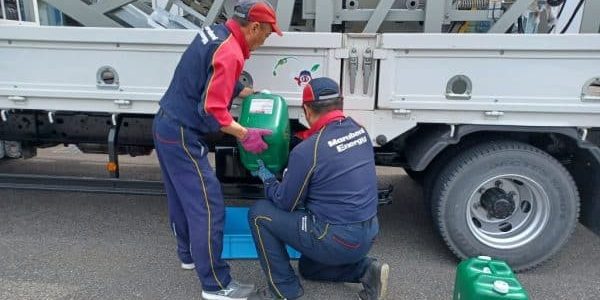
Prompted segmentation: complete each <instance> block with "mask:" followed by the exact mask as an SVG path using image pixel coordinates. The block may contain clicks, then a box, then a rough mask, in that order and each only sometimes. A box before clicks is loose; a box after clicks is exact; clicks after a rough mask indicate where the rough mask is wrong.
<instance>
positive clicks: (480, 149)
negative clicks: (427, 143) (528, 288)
mask: <svg viewBox="0 0 600 300" xmlns="http://www.w3.org/2000/svg"><path fill="white" fill-rule="evenodd" d="M431 200H432V203H431V205H432V213H433V218H434V223H435V224H436V226H437V227H438V229H439V232H440V234H441V236H442V237H443V239H444V240H445V242H446V244H447V245H448V247H449V248H450V250H452V252H454V254H456V256H458V257H459V258H461V259H464V258H467V257H473V256H477V255H487V256H491V257H495V258H499V259H502V260H505V261H506V262H508V263H509V265H511V267H512V268H513V269H515V270H516V271H523V270H527V269H530V268H533V267H535V266H537V265H539V264H540V263H542V262H544V261H545V260H547V259H549V258H550V257H551V256H552V255H553V254H555V253H556V252H557V251H558V250H559V249H560V248H561V247H562V246H563V245H564V244H565V243H566V241H567V239H568V238H569V237H570V236H571V234H572V233H573V230H574V229H575V225H576V224H577V218H578V215H579V194H578V191H577V188H576V185H575V182H574V181H573V178H572V177H571V175H570V174H569V173H568V171H567V170H566V169H565V168H564V167H563V166H562V165H561V164H560V163H559V162H558V161H557V160H556V159H554V158H553V157H551V156H550V155H548V154H547V153H545V152H543V151H542V150H540V149H538V148H536V147H533V146H531V145H528V144H524V143H521V142H516V141H506V140H504V141H490V142H486V143H484V144H480V145H477V146H474V147H471V148H469V149H466V150H465V151H464V152H462V153H460V154H458V155H457V156H455V157H454V158H453V159H452V160H451V162H450V163H449V164H448V165H446V167H444V168H443V170H442V171H441V172H440V173H439V176H438V178H437V180H436V183H435V184H434V187H433V190H432V198H431Z"/></svg>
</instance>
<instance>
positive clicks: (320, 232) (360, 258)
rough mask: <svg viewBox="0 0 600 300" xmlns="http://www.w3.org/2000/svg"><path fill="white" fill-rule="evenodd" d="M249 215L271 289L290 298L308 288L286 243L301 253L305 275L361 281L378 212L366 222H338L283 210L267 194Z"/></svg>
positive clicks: (374, 232)
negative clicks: (288, 251) (292, 260)
mask: <svg viewBox="0 0 600 300" xmlns="http://www.w3.org/2000/svg"><path fill="white" fill-rule="evenodd" d="M248 221H249V222H250V228H251V230H252V236H253V237H254V242H255V244H256V250H257V251H258V255H259V258H260V263H261V266H262V269H263V271H264V272H265V275H266V277H267V282H268V283H269V286H270V288H271V290H272V291H273V293H274V294H275V295H276V296H279V297H282V298H288V299H294V298H298V297H300V296H302V295H303V293H304V292H303V289H302V285H301V284H300V281H299V280H298V277H297V276H296V274H295V273H294V270H293V268H292V266H291V265H290V258H289V255H288V253H287V251H286V249H285V244H288V245H290V246H292V247H294V248H295V249H296V250H298V251H299V252H300V253H302V256H301V257H300V261H299V262H298V269H299V272H300V274H301V275H302V277H304V278H306V279H309V280H318V281H333V282H354V283H358V282H359V280H360V278H361V277H362V276H363V275H364V273H365V271H366V270H367V267H368V266H369V265H370V263H371V262H372V261H373V259H371V258H369V257H367V254H368V252H369V250H370V249H371V246H372V245H373V240H374V239H375V236H376V235H377V233H378V231H379V224H378V221H377V216H375V217H373V218H371V219H370V220H367V221H364V222H359V223H352V224H344V225H333V224H327V223H325V222H322V221H321V220H319V219H317V218H316V217H315V216H314V215H313V214H311V213H310V212H307V211H304V210H297V211H293V212H288V211H283V210H281V209H279V208H277V207H276V206H275V205H273V203H272V202H270V201H267V200H261V201H258V202H256V203H255V204H254V206H252V208H250V212H249V213H248Z"/></svg>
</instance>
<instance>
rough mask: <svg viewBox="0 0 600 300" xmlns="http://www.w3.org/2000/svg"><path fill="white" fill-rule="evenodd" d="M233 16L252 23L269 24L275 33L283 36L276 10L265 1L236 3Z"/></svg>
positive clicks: (246, 0)
mask: <svg viewBox="0 0 600 300" xmlns="http://www.w3.org/2000/svg"><path fill="white" fill-rule="evenodd" d="M233 14H234V15H236V16H238V17H240V18H242V19H245V20H247V21H250V22H259V23H267V24H269V25H271V28H272V29H273V32H275V33H277V35H279V36H282V35H283V33H282V32H281V29H279V26H278V25H277V17H276V16H275V10H273V7H272V6H271V5H270V4H269V3H268V2H265V1H264V0H240V1H238V2H237V3H236V5H235V7H234V10H233Z"/></svg>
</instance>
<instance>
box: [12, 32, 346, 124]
mask: <svg viewBox="0 0 600 300" xmlns="http://www.w3.org/2000/svg"><path fill="white" fill-rule="evenodd" d="M195 34H196V32H195V31H191V30H153V29H124V28H123V29H121V28H112V29H108V28H75V27H37V28H30V27H19V26H10V27H9V26H2V27H0V56H1V57H11V58H12V59H3V60H0V69H2V70H10V72H1V74H0V108H2V109H14V108H20V109H39V110H52V111H64V110H66V111H89V112H111V113H141V114H152V113H154V112H156V110H157V108H158V106H157V102H158V101H159V100H160V97H161V96H162V94H163V93H164V91H165V90H166V88H167V86H168V84H169V82H170V80H171V77H172V73H173V70H174V68H175V65H176V64H177V62H178V60H179V58H180V56H181V53H182V52H183V51H184V50H185V48H186V47H187V45H188V43H189V42H190V41H191V40H192V39H193V37H194V36H195ZM341 46H342V35H341V34H336V33H287V34H286V35H285V36H284V37H275V36H274V37H272V38H270V39H269V40H268V41H267V43H266V45H265V46H264V47H263V48H261V49H260V50H258V51H256V52H254V53H253V54H252V58H251V59H250V60H249V61H248V62H247V64H246V68H245V70H246V71H247V72H249V73H250V74H251V75H252V76H253V78H254V85H255V88H257V89H269V90H271V91H272V92H273V93H277V94H280V95H282V96H284V97H285V98H286V99H287V100H288V103H289V104H290V105H291V106H298V105H299V103H300V100H301V92H302V88H303V87H302V86H300V85H298V83H297V81H296V80H295V77H298V76H299V74H300V72H301V71H303V70H311V69H313V68H314V70H312V72H311V73H312V74H311V75H312V76H315V77H316V76H329V77H333V78H339V77H340V70H341V61H340V59H337V58H336V57H335V53H336V50H337V49H339V48H341ZM286 57H288V58H289V59H288V62H287V63H285V64H282V65H279V66H277V69H276V70H275V71H276V74H274V73H273V71H274V69H275V66H276V65H277V62H278V61H279V60H280V59H282V58H286ZM317 65H318V67H315V66H317ZM103 66H110V67H111V68H113V69H114V70H115V71H116V72H117V75H118V87H117V86H115V88H111V87H110V85H108V86H107V85H103V86H102V85H101V86H98V84H97V72H98V70H99V69H100V68H101V67H103ZM125 101H129V102H125ZM124 103H129V105H124Z"/></svg>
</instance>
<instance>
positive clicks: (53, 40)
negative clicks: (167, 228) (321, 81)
mask: <svg viewBox="0 0 600 300" xmlns="http://www.w3.org/2000/svg"><path fill="white" fill-rule="evenodd" d="M5 1H6V2H10V1H9V0H0V2H1V3H2V4H3V5H2V9H3V10H4V9H5V5H4V4H5ZM38 2H39V3H38ZM148 2H149V1H131V0H129V1H127V0H125V1H123V0H119V1H92V0H88V1H83V2H81V3H80V2H79V1H54V0H44V1H34V2H33V5H29V6H27V5H24V3H23V1H22V0H13V1H12V3H17V4H18V3H21V6H20V8H19V11H21V14H20V15H19V16H18V19H16V20H14V21H8V20H6V21H5V22H4V23H5V24H3V25H1V26H0V69H1V70H2V72H1V73H0V117H1V120H0V140H3V141H4V142H0V143H3V144H4V147H0V148H4V150H6V151H4V153H0V154H2V155H4V156H6V157H5V159H8V158H10V157H12V158H17V157H31V156H33V155H35V149H36V148H38V147H47V146H53V145H57V144H75V145H77V146H78V147H79V148H80V149H81V150H82V151H84V152H102V153H108V154H109V166H111V167H112V169H111V171H112V174H113V176H118V165H117V164H116V163H117V162H118V161H117V155H118V154H125V153H127V154H131V155H143V154H148V153H150V152H151V151H152V148H153V146H152V137H151V133H150V127H151V120H152V118H153V115H154V113H155V112H156V111H157V109H158V101H159V100H160V98H161V96H162V94H163V92H164V91H165V89H166V87H167V86H168V84H169V81H170V79H171V76H172V73H173V70H174V67H175V65H176V63H177V62H178V60H179V57H180V55H181V53H182V52H183V51H184V50H185V48H186V46H187V45H188V43H189V42H190V41H191V40H192V38H193V37H194V36H195V35H196V34H199V33H202V31H203V30H204V29H203V26H205V25H207V24H209V23H211V22H213V21H214V20H219V19H222V18H223V16H224V15H225V16H226V14H227V11H228V9H230V7H229V8H228V7H227V5H228V4H229V5H230V4H231V3H230V2H231V1H223V0H215V1H214V2H211V3H209V4H212V6H210V5H205V6H203V7H204V8H206V9H207V10H205V11H202V9H201V8H198V7H200V6H201V4H203V3H204V1H168V2H167V3H166V5H165V6H160V5H161V3H157V1H152V2H153V3H151V4H150V3H148ZM158 2H160V1H158ZM276 2H277V3H275V4H277V13H278V16H279V19H280V20H281V22H282V23H281V24H280V25H281V27H282V28H284V30H289V32H286V33H285V35H284V36H283V37H281V38H279V37H272V38H270V39H269V40H268V41H267V44H266V45H265V46H264V47H263V48H261V49H259V50H257V51H256V52H255V53H253V55H252V58H251V59H250V60H249V61H248V62H247V64H246V68H245V72H244V74H243V76H242V78H241V79H240V80H242V81H243V82H245V83H247V84H250V85H253V86H254V87H255V88H258V89H269V90H270V91H271V92H272V93H276V94H279V95H281V96H283V97H284V98H285V99H286V100H287V102H288V105H289V107H290V108H289V109H290V111H289V114H290V122H291V124H292V128H293V130H294V131H296V130H300V129H302V128H303V120H304V118H303V116H302V110H301V109H300V107H299V105H300V95H301V90H302V87H303V85H304V84H305V83H306V82H307V81H308V80H310V78H312V77H318V76H328V77H332V78H335V79H338V80H339V81H340V82H341V86H342V88H343V93H344V110H345V112H346V114H347V115H349V116H351V117H353V118H355V119H356V120H357V121H359V122H360V123H361V124H363V125H364V126H365V128H366V129H367V130H368V132H369V134H370V136H371V137H372V138H373V142H374V144H375V145H376V146H375V149H374V153H375V158H376V162H377V164H378V165H381V166H397V167H403V168H404V169H405V170H406V172H407V173H408V174H409V175H410V176H411V177H412V178H414V179H415V180H417V181H418V182H420V183H421V184H422V186H423V191H424V199H425V201H426V202H427V204H428V207H430V208H431V215H432V219H433V221H434V224H435V226H436V227H437V228H438V229H439V233H440V235H441V237H442V238H443V239H444V240H445V241H446V243H447V245H448V246H449V248H450V249H451V250H452V251H453V252H454V253H455V254H456V255H457V256H458V257H460V258H464V257H469V256H474V255H479V254H485V255H490V256H494V257H498V258H502V259H505V260H506V261H508V262H509V263H510V264H511V266H513V267H514V268H515V269H516V270H526V269H529V268H532V267H535V266H536V265H538V264H540V263H542V262H543V261H545V260H547V259H548V258H549V257H550V256H551V255H553V254H555V253H556V252H557V251H558V250H559V249H560V248H561V247H562V246H563V245H564V244H565V243H566V242H567V240H568V238H569V236H570V235H571V233H572V232H573V230H574V228H575V226H576V223H577V222H578V220H579V219H580V220H581V222H582V223H584V224H585V225H587V226H588V227H589V228H591V229H592V230H593V231H595V232H596V233H600V34H598V32H599V31H600V18H598V17H597V16H598V15H599V14H600V1H587V2H584V1H581V2H577V1H567V2H564V1H560V0H558V1H551V0H547V1H546V0H544V1H532V0H515V1H507V0H503V1H494V0H491V1H489V0H485V1H480V0H476V1H470V0H448V1H446V0H444V1H442V0H439V1H433V0H430V1H427V2H425V1H410V0H406V1H390V0H382V1H379V2H378V1H357V0H345V1H322V0H318V1H315V0H313V1H310V0H304V1H296V2H294V1H285V0H279V1H276ZM82 3H83V4H82ZM578 3H579V4H578ZM37 4H39V7H38V5H37ZM204 4H206V3H204ZM52 5H55V6H56V7H60V6H64V7H61V9H62V10H58V9H55V8H52ZM222 6H225V7H222ZM24 7H29V8H31V9H29V10H26V9H25V8H24ZM149 7H150V8H149ZM194 8H195V9H194ZM27 11H29V12H30V13H29V15H34V16H35V17H34V19H33V22H31V23H28V22H27V20H25V19H24V17H23V15H25V16H26V15H28V13H27ZM57 12H58V13H57ZM67 13H68V15H67ZM560 14H562V17H560V18H557V17H558V15H560ZM12 15H13V16H14V15H15V14H14V13H13V14H12ZM3 16H4V19H7V16H8V14H3ZM38 16H39V17H38ZM13 19H14V17H13ZM40 19H42V20H45V21H42V22H40V21H39V20H40ZM574 20H576V21H574ZM52 22H55V23H54V24H50V23H52ZM56 22H58V23H61V24H56ZM576 22H578V25H579V26H574V25H573V24H574V23H576ZM14 23H19V24H14ZM40 23H41V25H40ZM44 24H50V25H64V24H71V25H72V24H76V25H89V26H105V27H104V28H100V27H77V26H44ZM27 25H33V26H27ZM122 26H126V27H148V28H121V27H122ZM165 27H166V28H165ZM173 27H176V28H184V29H169V28H173ZM357 28H358V29H357ZM573 28H577V29H578V31H580V33H575V34H560V32H567V31H569V30H577V29H573ZM296 30H304V31H303V32H298V31H296ZM482 30H485V31H488V33H485V34H484V33H481V34H468V33H467V32H474V31H482ZM332 31H333V32H332ZM414 31H421V32H420V33H418V32H414ZM448 32H449V33H448ZM505 32H508V33H509V34H506V33H505ZM548 32H550V33H551V34H547V33H548ZM237 101H239V100H237ZM237 110H238V108H237V106H236V105H234V108H233V111H234V114H236V113H237ZM213 146H214V150H215V152H216V156H217V160H218V162H217V165H218V166H217V167H218V170H217V173H218V174H219V176H224V177H226V176H233V177H236V176H239V177H238V179H240V180H242V179H243V178H242V177H241V175H240V173H238V171H237V170H239V168H237V167H236V166H235V162H236V160H235V159H226V158H228V157H229V156H231V153H232V152H231V151H222V150H223V149H231V148H228V147H234V146H235V141H234V140H232V139H228V138H223V139H217V140H215V141H214V143H213ZM229 158H230V157H229ZM219 161H221V163H219ZM223 162H225V163H223ZM219 169H220V170H219ZM400 202H401V201H400ZM580 216H581V218H580Z"/></svg>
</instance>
